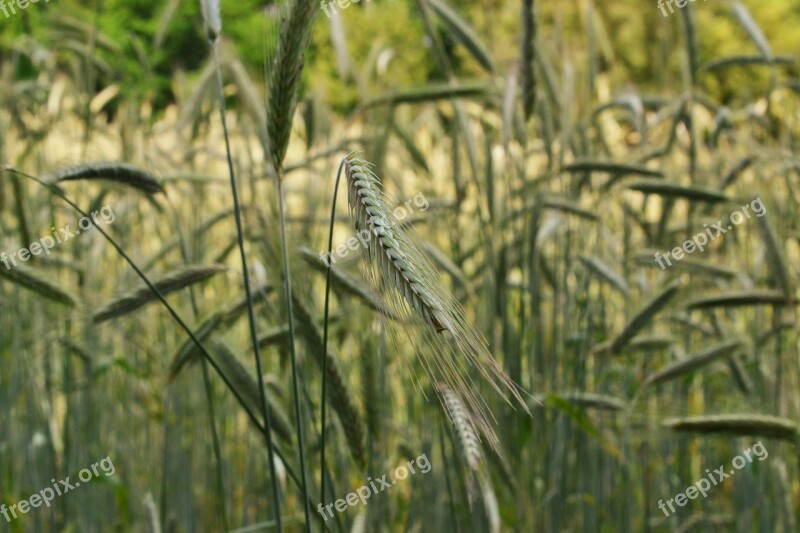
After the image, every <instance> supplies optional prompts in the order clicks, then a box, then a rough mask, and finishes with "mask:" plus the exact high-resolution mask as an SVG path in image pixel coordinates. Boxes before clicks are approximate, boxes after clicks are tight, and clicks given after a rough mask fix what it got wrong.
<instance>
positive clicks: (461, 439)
mask: <svg viewBox="0 0 800 533" xmlns="http://www.w3.org/2000/svg"><path fill="white" fill-rule="evenodd" d="M436 389H437V391H438V392H439V396H440V397H441V398H442V403H443V404H444V407H445V409H446V410H447V416H448V417H449V418H450V422H452V424H453V428H454V429H455V433H456V437H458V444H459V446H460V447H461V453H462V455H463V456H464V459H465V460H466V462H467V466H468V467H469V478H468V479H469V480H470V481H469V483H468V487H467V492H468V494H469V497H470V499H471V498H472V488H471V479H472V476H475V477H476V478H477V480H478V484H479V486H480V489H481V496H482V498H483V505H484V508H485V509H486V517H487V518H488V519H489V531H490V532H491V533H497V532H499V531H500V512H499V509H498V505H497V496H496V494H495V492H494V487H493V486H492V480H491V477H490V476H489V473H488V471H487V469H486V463H485V461H484V457H483V452H482V451H481V445H480V443H479V442H478V434H477V432H476V431H475V426H474V425H473V423H472V420H471V417H470V415H469V413H468V412H467V410H466V409H465V408H464V404H462V403H461V400H459V398H458V396H457V395H456V394H455V392H453V391H452V390H450V389H449V388H448V387H447V385H443V384H441V383H438V384H437V385H436ZM470 501H471V500H470Z"/></svg>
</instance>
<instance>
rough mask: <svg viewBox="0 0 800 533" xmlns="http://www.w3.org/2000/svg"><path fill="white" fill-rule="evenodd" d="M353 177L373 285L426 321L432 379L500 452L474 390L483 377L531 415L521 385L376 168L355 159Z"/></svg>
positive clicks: (421, 355)
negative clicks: (410, 227)
mask: <svg viewBox="0 0 800 533" xmlns="http://www.w3.org/2000/svg"><path fill="white" fill-rule="evenodd" d="M345 173H346V176H347V183H348V201H349V205H350V212H351V216H352V218H353V219H354V221H355V223H356V226H357V228H358V229H360V230H368V231H369V232H370V234H371V238H370V239H369V241H368V247H367V253H368V255H369V258H370V260H371V261H370V263H369V264H370V265H371V266H369V267H368V268H367V273H368V277H369V278H370V281H371V282H372V283H373V285H374V286H375V287H376V288H378V290H379V291H380V292H382V293H384V294H385V296H386V300H387V302H388V304H389V305H390V306H391V307H392V309H394V310H395V312H396V313H397V314H398V315H400V316H406V317H408V318H410V319H412V320H413V321H416V322H417V323H418V326H419V328H417V330H418V332H419V333H420V335H419V337H418V338H417V340H416V341H413V340H412V343H413V344H414V347H415V351H416V352H417V357H418V359H419V360H420V363H421V364H422V366H423V367H424V369H425V371H426V373H427V374H428V376H429V378H430V381H431V382H432V383H438V382H440V381H441V382H443V383H444V384H446V385H447V387H448V388H449V389H450V390H452V391H453V393H454V394H455V395H456V396H457V397H458V398H459V400H460V401H462V402H463V404H464V405H465V407H466V409H467V411H468V412H469V416H470V418H471V419H472V421H473V423H474V425H475V427H476V428H478V430H479V431H480V433H481V434H482V435H483V436H485V437H486V438H487V440H488V441H489V444H490V445H492V446H493V447H495V448H497V446H498V441H497V437H496V435H495V432H494V429H493V426H494V423H493V417H492V415H491V412H490V411H489V408H488V406H487V404H486V402H485V400H484V399H483V398H482V397H481V395H480V393H477V392H474V391H475V390H477V387H476V386H475V382H474V379H473V377H474V374H479V375H481V376H482V377H483V378H484V379H485V380H486V381H487V382H488V383H489V384H491V386H492V387H493V388H494V389H495V391H497V393H498V394H499V395H500V396H501V397H503V398H504V399H505V400H506V401H507V402H508V403H509V404H512V401H511V399H510V397H513V398H514V399H515V400H516V401H517V402H519V405H520V406H522V408H523V409H525V411H527V410H528V409H527V406H526V405H525V402H524V401H523V400H522V397H521V395H520V392H519V390H518V388H517V385H516V384H515V383H514V382H513V381H511V379H510V378H509V377H508V376H507V375H506V374H505V373H504V372H503V370H502V369H501V368H500V366H499V365H498V363H497V362H496V361H495V360H494V358H493V357H492V355H491V354H490V353H489V350H488V348H487V346H486V342H485V340H484V339H483V338H482V337H481V336H480V335H479V334H478V333H477V332H476V330H475V329H474V327H472V326H470V325H468V324H467V322H466V320H465V317H464V310H463V309H462V308H461V305H460V304H459V303H458V302H457V301H456V300H455V299H454V298H453V297H452V296H451V295H450V294H449V293H447V292H446V291H445V290H444V289H443V288H442V287H441V285H440V283H439V274H438V272H437V271H436V269H435V268H434V267H433V266H432V265H431V264H430V262H429V261H428V260H427V259H426V258H425V256H424V255H423V253H422V252H421V251H420V248H419V247H418V246H417V245H416V244H415V243H414V242H413V241H412V240H411V239H410V238H409V236H408V235H407V234H406V231H405V230H404V229H402V228H401V227H400V225H399V224H398V221H397V219H396V218H395V217H394V215H392V211H391V208H390V207H389V205H388V203H387V202H386V200H385V195H384V194H383V192H382V191H381V188H380V180H379V179H378V177H377V176H376V175H375V173H374V172H373V171H372V166H371V165H370V164H369V163H368V162H367V161H365V160H363V159H361V158H360V157H359V156H358V154H351V155H350V156H348V157H347V159H346V161H345ZM406 331H407V333H408V334H409V336H413V335H414V333H412V332H411V331H410V330H408V328H406ZM440 398H441V394H440ZM512 405H513V404H512Z"/></svg>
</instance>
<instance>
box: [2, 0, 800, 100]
mask: <svg viewBox="0 0 800 533" xmlns="http://www.w3.org/2000/svg"><path fill="white" fill-rule="evenodd" d="M744 3H745V4H746V5H751V6H752V7H757V9H756V10H755V18H756V21H757V23H758V24H759V26H760V27H761V28H762V30H763V31H764V32H766V33H767V34H768V35H770V37H771V38H770V44H771V46H772V49H773V51H774V52H775V54H776V55H782V54H791V53H795V52H796V51H797V50H799V49H800V32H793V31H777V29H778V28H780V27H792V26H797V25H798V24H800V3H798V2H795V1H793V0H769V1H768V2H744ZM222 4H223V5H222V12H223V17H224V19H225V27H226V45H227V46H230V47H235V53H236V55H237V56H238V57H239V58H240V59H241V61H242V62H243V63H244V64H245V65H246V66H247V68H248V70H249V71H250V72H251V74H252V76H253V77H254V79H257V80H262V79H263V64H264V42H265V35H267V34H268V33H269V32H270V31H272V27H273V26H274V13H275V12H276V6H275V4H274V3H273V2H263V1H259V0H237V1H236V2H223V3H222ZM414 4H415V2H414V0H371V1H367V0H363V1H362V2H361V3H358V4H355V3H354V4H351V5H350V7H348V8H347V9H345V10H343V11H344V12H346V14H347V16H345V17H340V20H339V22H338V23H337V24H340V25H341V31H343V32H345V34H346V45H345V46H346V54H345V53H344V51H338V53H340V54H344V55H343V56H342V57H345V59H344V60H337V45H336V44H335V43H334V39H333V31H332V29H333V28H334V24H333V23H332V21H331V19H329V18H328V17H326V16H325V15H324V13H323V12H322V11H320V12H319V14H318V17H317V20H316V27H315V29H314V42H313V45H312V47H311V48H310V50H309V52H308V54H307V66H308V68H307V69H306V70H305V77H306V84H307V87H308V89H310V91H311V93H313V94H314V95H315V96H316V97H318V98H322V99H323V100H324V101H326V102H328V103H329V104H330V105H331V106H332V107H333V108H334V109H337V110H340V111H347V110H350V109H352V108H353V106H355V105H356V102H357V100H358V96H357V94H356V93H357V91H359V90H361V91H365V92H370V93H374V92H375V91H382V90H385V89H391V88H397V87H407V86H413V85H417V84H420V83H423V82H426V81H433V80H437V79H438V80H441V79H442V74H441V72H439V70H438V69H437V68H436V67H435V65H434V62H433V60H432V55H431V54H430V53H429V48H430V43H429V42H428V40H427V39H426V38H425V36H424V28H423V24H422V21H421V18H420V16H419V14H418V10H416V9H415V7H414ZM650 4H652V5H650ZM451 5H452V6H454V7H455V8H457V9H458V11H459V12H460V13H461V14H462V15H463V16H464V17H465V18H467V19H468V20H470V22H471V24H472V25H473V27H474V28H475V29H476V30H477V31H478V32H479V34H480V35H482V36H483V37H484V39H485V42H486V43H487V47H488V48H489V51H490V52H491V55H492V56H493V57H494V58H495V59H496V66H497V69H498V73H500V74H504V73H505V71H506V70H507V69H508V68H509V66H510V65H511V64H512V63H513V62H514V61H516V60H517V59H518V50H519V35H520V20H521V18H520V7H519V4H518V3H517V2H507V1H503V0H481V1H471V0H459V1H453V2H451ZM589 5H590V3H589V2H586V1H577V0H576V1H565V2H542V3H541V5H540V6H539V8H538V9H539V15H540V21H541V26H542V31H541V33H540V35H541V38H542V39H543V40H544V41H545V42H546V43H548V44H549V45H550V50H551V51H557V53H558V54H559V55H567V56H569V57H570V59H571V61H573V62H574V63H576V64H578V63H583V64H585V63H586V62H588V60H589V58H588V57H587V56H588V53H589V52H588V50H589V47H588V44H587V35H588V32H589V30H590V28H588V27H587V25H588V22H587V20H589V19H588V17H587V13H588V10H589V9H594V11H595V15H596V16H594V17H592V20H593V21H594V28H592V29H591V30H592V31H593V32H594V35H595V36H596V38H597V54H598V56H599V58H598V59H599V63H598V64H599V65H600V68H601V69H602V73H604V74H608V81H609V84H610V86H612V87H618V86H621V85H626V84H628V85H631V86H635V87H636V88H637V90H638V91H641V92H645V93H658V92H660V91H663V90H665V89H667V88H670V87H671V86H672V84H674V83H675V81H676V80H680V79H681V76H682V72H685V70H686V69H685V65H681V64H680V61H681V59H680V57H681V56H680V54H677V53H675V50H674V46H675V43H676V42H678V41H679V34H680V31H681V30H680V18H681V16H680V11H679V10H677V8H676V12H675V13H674V14H671V15H669V16H668V17H666V18H665V17H664V16H663V14H662V12H661V11H660V10H659V8H658V7H657V5H656V2H655V1H653V2H648V4H647V7H646V8H643V7H642V2H641V1H640V0H616V1H613V2H600V3H597V4H596V5H595V6H594V7H593V8H590V7H589ZM634 6H635V7H634ZM695 11H696V17H697V25H698V27H702V28H703V31H702V32H700V34H699V35H698V44H699V60H700V64H701V65H702V64H705V63H706V62H708V61H710V60H712V59H714V58H715V57H721V56H733V55H748V54H750V55H752V54H754V53H755V52H756V50H755V49H754V46H753V44H752V43H751V42H750V40H749V39H748V38H747V34H746V33H745V31H744V30H743V29H742V28H741V27H740V26H739V25H738V24H737V23H736V21H735V20H733V19H732V18H731V17H730V10H729V6H728V2H725V1H722V0H712V1H709V2H698V3H697V9H695ZM265 15H266V16H265ZM91 22H96V23H97V28H98V29H99V33H98V41H97V43H98V50H97V52H98V54H97V56H96V57H97V59H96V60H97V61H103V62H104V64H105V65H106V66H107V67H108V68H107V69H101V75H100V76H99V77H98V79H97V80H96V86H97V87H98V88H102V87H104V86H106V85H107V84H108V83H110V82H124V89H123V90H125V91H128V92H136V93H137V94H139V95H141V96H143V97H146V98H147V99H149V100H150V101H152V103H153V105H154V106H155V108H156V109H161V108H163V106H165V105H167V104H168V103H170V102H171V101H174V99H175V94H173V92H172V90H171V77H172V76H173V74H174V73H175V72H176V71H184V72H185V73H186V74H187V75H189V76H192V75H195V74H196V73H197V72H198V71H199V70H200V69H201V68H202V65H203V64H204V63H205V62H206V61H207V50H206V47H205V42H204V41H203V39H202V33H201V32H200V31H199V29H200V27H201V17H200V12H199V8H198V5H197V2H193V1H187V0H183V1H181V0H165V1H164V2H153V1H151V0H107V1H104V2H101V3H99V4H98V5H97V6H94V5H92V2H81V1H77V0H53V2H51V3H49V4H44V3H40V4H38V5H33V4H31V6H30V7H29V8H28V9H27V10H24V11H22V13H21V16H14V17H11V18H9V19H6V20H3V21H2V23H3V24H2V27H0V32H2V33H0V53H3V54H10V53H12V50H13V48H14V46H15V44H14V43H15V42H16V46H17V47H23V46H31V47H39V48H40V49H42V50H52V51H53V53H54V54H55V55H56V56H57V57H56V58H55V59H54V60H55V61H56V62H57V63H58V64H59V66H61V67H62V68H69V64H70V61H71V59H70V58H71V56H74V55H75V54H78V55H80V54H81V53H85V52H86V50H85V46H86V45H85V37H86V35H87V33H88V32H89V31H90V28H91V24H90V23H91ZM23 32H24V33H25V34H27V35H29V36H30V38H31V39H32V41H31V42H30V43H28V44H25V43H27V40H25V41H22V42H20V41H19V40H18V37H19V36H20V34H21V33H23ZM441 37H442V38H443V39H444V41H445V47H446V50H447V51H448V53H449V54H450V55H451V56H452V59H453V65H454V69H455V71H456V74H457V75H458V76H459V77H460V78H465V77H466V78H468V77H469V76H470V75H477V74H479V73H480V65H479V64H477V62H476V61H475V60H474V59H473V58H472V57H471V56H470V55H469V54H468V52H466V51H465V50H463V49H461V48H458V47H457V46H455V43H453V41H452V38H451V37H450V34H449V33H448V32H446V31H442V32H441ZM17 51H18V52H22V50H17ZM551 53H552V52H551ZM24 55H27V54H24ZM40 59H41V57H40ZM341 61H344V62H343V63H342V62H341ZM17 65H18V69H19V70H18V72H17V73H16V74H17V76H18V78H22V79H24V78H26V77H28V78H31V79H32V78H34V77H35V75H36V71H37V69H36V68H35V67H34V66H33V65H31V64H30V63H29V62H20V63H17ZM353 65H361V66H362V67H361V69H360V71H357V70H354V67H353ZM354 81H357V82H358V83H354ZM702 83H703V89H704V90H705V91H706V92H707V93H708V94H709V96H711V97H712V98H715V99H719V101H720V102H721V103H723V104H729V103H732V102H734V101H736V100H737V99H738V100H740V101H741V100H747V99H750V98H752V97H753V96H754V95H757V94H763V92H764V91H765V90H766V87H767V84H768V83H769V73H768V72H767V71H765V69H762V68H758V67H740V68H737V69H733V70H732V71H726V72H725V75H724V76H718V77H704V78H703V80H702ZM592 96H595V97H597V96H598V95H592Z"/></svg>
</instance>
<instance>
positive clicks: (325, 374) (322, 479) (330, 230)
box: [319, 158, 346, 502]
mask: <svg viewBox="0 0 800 533" xmlns="http://www.w3.org/2000/svg"><path fill="white" fill-rule="evenodd" d="M345 161H346V158H344V159H342V162H341V163H339V171H338V172H337V173H336V183H335V184H334V185H333V199H332V200H331V220H330V224H329V226H328V262H327V267H328V268H327V270H326V272H325V312H324V316H323V323H322V350H323V357H322V396H321V398H320V405H321V408H320V409H321V410H322V414H321V418H322V422H321V429H320V439H321V443H322V444H321V446H320V452H319V464H320V465H321V469H320V489H319V492H320V497H319V501H321V502H324V501H325V435H326V432H325V412H326V411H325V402H326V398H327V396H326V394H327V390H326V387H327V383H328V357H327V354H328V318H329V311H330V296H331V254H332V253H333V222H334V219H335V217H336V197H337V195H338V193H339V181H341V178H342V169H343V168H344V162H345Z"/></svg>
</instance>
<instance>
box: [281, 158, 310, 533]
mask: <svg viewBox="0 0 800 533" xmlns="http://www.w3.org/2000/svg"><path fill="white" fill-rule="evenodd" d="M275 171H276V174H277V175H278V180H277V184H278V209H279V213H280V226H281V248H282V255H283V272H284V275H283V287H284V291H285V293H286V313H287V315H288V316H287V321H288V324H289V355H290V358H291V362H292V395H293V396H294V417H295V426H296V427H297V444H298V447H299V452H300V476H301V478H302V490H303V502H304V505H303V511H304V512H305V517H306V524H305V525H306V532H307V533H311V510H310V508H309V505H308V475H307V472H306V459H305V439H304V438H303V424H302V416H301V412H300V387H299V380H298V376H297V352H296V350H295V332H294V308H293V305H292V276H291V270H290V269H289V244H288V242H287V240H286V205H285V204H286V202H285V198H284V190H283V169H282V168H281V166H280V163H276V168H275Z"/></svg>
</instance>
